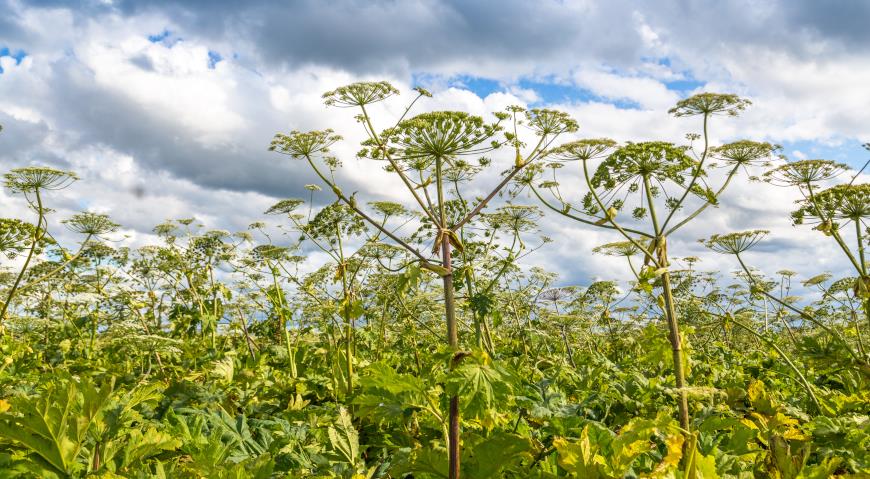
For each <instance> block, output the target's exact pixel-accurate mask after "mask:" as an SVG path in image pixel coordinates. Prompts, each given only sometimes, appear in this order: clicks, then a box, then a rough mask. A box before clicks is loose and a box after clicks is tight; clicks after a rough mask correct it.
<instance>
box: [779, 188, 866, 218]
mask: <svg viewBox="0 0 870 479" xmlns="http://www.w3.org/2000/svg"><path fill="white" fill-rule="evenodd" d="M800 203H801V206H800V208H798V209H797V210H796V211H794V212H793V213H792V214H791V217H792V220H793V221H794V224H796V225H799V224H804V223H805V222H813V223H819V222H825V221H834V220H845V221H847V222H848V221H855V222H860V221H863V220H867V219H868V218H870V183H865V184H861V185H837V186H834V187H831V188H828V189H826V190H824V191H822V192H819V193H816V194H815V195H813V196H812V197H809V198H806V199H804V200H801V201H800Z"/></svg>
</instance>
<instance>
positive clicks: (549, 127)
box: [526, 108, 579, 136]
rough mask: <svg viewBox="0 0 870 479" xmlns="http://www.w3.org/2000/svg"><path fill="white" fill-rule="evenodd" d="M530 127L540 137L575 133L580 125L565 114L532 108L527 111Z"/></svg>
mask: <svg viewBox="0 0 870 479" xmlns="http://www.w3.org/2000/svg"><path fill="white" fill-rule="evenodd" d="M526 119H527V120H528V125H529V127H530V128H531V129H532V130H534V131H535V133H537V134H538V135H539V136H547V135H558V134H561V133H573V132H575V131H577V129H578V128H579V125H578V124H577V121H576V120H574V119H573V118H571V116H570V115H568V114H567V113H565V112H562V111H558V110H550V109H548V108H532V109H531V110H528V111H526Z"/></svg>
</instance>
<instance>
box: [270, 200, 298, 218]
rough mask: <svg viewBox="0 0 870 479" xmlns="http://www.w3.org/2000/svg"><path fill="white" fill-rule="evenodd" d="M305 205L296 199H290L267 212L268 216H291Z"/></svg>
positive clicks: (275, 205)
mask: <svg viewBox="0 0 870 479" xmlns="http://www.w3.org/2000/svg"><path fill="white" fill-rule="evenodd" d="M303 203H305V202H304V201H302V200H300V199H296V198H288V199H285V200H281V201H279V202H277V203H275V204H274V205H272V206H271V207H269V209H268V210H266V214H267V215H290V214H293V212H294V211H295V210H296V208H298V207H299V206H300V205H302V204H303Z"/></svg>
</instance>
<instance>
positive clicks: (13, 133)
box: [0, 0, 870, 284]
mask: <svg viewBox="0 0 870 479" xmlns="http://www.w3.org/2000/svg"><path fill="white" fill-rule="evenodd" d="M0 11H2V12H3V14H2V15H0V125H3V128H4V130H3V132H2V133H0V170H3V171H7V170H9V169H12V168H16V167H21V166H27V165H48V166H52V167H56V168H63V169H69V170H73V171H75V172H77V173H78V174H79V176H80V177H81V180H80V181H78V182H77V183H76V184H74V185H72V186H71V187H70V188H68V189H66V190H63V191H58V192H54V193H52V194H51V195H50V198H49V202H50V204H51V206H52V208H54V209H55V210H57V211H56V213H54V214H53V216H52V221H53V222H54V223H55V226H56V227H58V226H59V225H58V224H57V221H59V220H60V219H62V218H65V217H68V216H69V215H71V214H72V213H74V212H76V211H82V210H89V211H96V212H105V213H108V214H110V215H111V217H112V218H113V219H114V220H115V221H117V222H119V223H121V224H122V225H123V226H124V229H123V231H122V232H121V235H122V236H123V237H122V236H119V237H118V238H117V240H118V242H119V244H132V245H139V244H145V243H148V242H153V241H155V240H156V239H155V237H154V235H153V234H152V228H153V227H154V225H156V224H158V223H161V222H163V221H164V220H166V219H170V218H188V217H195V218H197V219H198V220H199V221H201V222H202V223H204V224H205V225H206V226H207V227H209V228H220V229H226V230H229V231H238V230H243V229H244V228H246V226H247V225H248V224H250V223H252V222H255V221H261V220H264V219H265V217H264V216H263V212H264V211H265V210H266V209H267V208H268V207H269V206H270V205H271V204H273V203H274V202H275V201H277V200H278V199H281V198H286V197H300V196H301V197H307V192H306V191H305V190H304V189H303V186H304V185H305V184H308V183H316V178H315V177H314V175H313V174H312V173H311V172H310V171H309V169H308V168H306V167H305V166H304V165H303V164H301V163H298V162H293V161H291V160H289V159H288V158H286V157H283V156H281V155H277V154H275V153H270V152H268V151H267V147H268V145H269V141H270V140H271V138H272V136H273V135H274V134H275V133H277V132H288V131H290V130H310V129H324V128H333V129H335V130H336V131H338V132H340V133H342V134H343V135H344V136H345V138H346V139H347V141H346V142H345V143H343V144H341V145H339V146H338V147H337V148H336V152H337V153H338V154H339V155H341V156H342V158H343V160H344V168H343V170H342V172H341V173H340V176H339V181H340V182H341V184H342V185H344V186H343V188H345V189H346V190H347V191H359V197H360V198H362V199H365V200H375V199H392V200H397V199H400V197H398V196H396V195H395V194H394V192H395V191H396V189H393V188H391V186H392V185H393V184H394V183H391V181H393V180H390V179H389V178H387V177H385V176H384V175H383V174H382V172H379V171H377V169H376V168H374V167H372V166H371V165H369V164H366V163H365V162H364V161H360V160H357V159H355V158H354V152H355V151H356V150H357V149H358V148H357V146H358V145H357V140H359V139H360V138H361V136H360V132H359V131H358V130H359V126H358V125H357V124H356V122H355V121H354V119H353V115H352V114H350V113H349V112H347V111H344V110H335V109H327V108H326V107H325V106H324V105H323V103H322V100H321V98H320V95H321V94H322V93H323V92H325V91H327V90H330V89H333V88H335V87H337V86H340V85H343V84H347V83H351V82H354V81H362V80H388V81H390V82H391V83H393V84H394V85H395V86H396V87H397V88H399V89H400V90H401V91H403V92H405V95H403V96H402V97H400V101H398V102H397V103H391V104H390V105H385V106H383V107H382V108H380V109H379V110H378V111H377V113H378V114H379V115H383V117H384V118H387V119H388V118H389V117H390V115H392V114H395V113H396V112H397V111H399V110H400V109H401V107H402V106H403V103H402V102H403V101H406V100H407V99H408V98H409V97H410V94H409V93H410V92H411V88H413V87H414V86H417V85H421V86H424V87H426V88H428V89H430V90H431V91H432V92H433V94H434V96H433V98H431V99H427V100H426V101H424V102H421V103H420V104H419V105H418V106H417V108H418V109H417V110H415V111H417V112H422V111H426V110H443V109H462V110H466V111H469V112H472V113H474V114H478V115H482V116H488V115H490V113H491V112H493V111H499V110H501V109H503V108H504V107H505V106H507V105H511V104H520V105H525V106H529V107H548V108H557V109H561V110H564V111H566V112H568V113H570V114H571V115H572V116H573V117H574V118H575V119H576V120H577V121H578V122H579V124H580V130H579V132H578V133H577V135H576V137H577V138H583V137H601V136H605V137H610V138H613V139H616V140H618V141H629V140H631V141H645V140H653V139H656V140H665V141H673V142H683V141H684V138H685V135H686V133H691V132H697V131H698V130H699V128H700V125H699V124H698V122H697V121H696V120H697V119H694V120H693V119H676V118H673V117H670V116H668V114H667V110H668V109H669V108H670V107H671V106H673V105H674V104H675V103H676V102H677V101H678V100H680V99H681V98H685V97H687V96H689V95H691V94H694V93H699V92H702V91H713V92H728V93H736V94H739V95H741V96H743V97H745V98H748V99H750V100H751V101H752V102H753V105H752V106H751V107H750V108H749V109H748V110H747V111H746V112H745V113H744V114H743V115H741V117H739V118H716V119H714V121H713V122H712V124H711V131H712V134H711V139H712V141H713V142H714V143H715V144H718V143H723V142H728V141H733V140H736V139H744V138H745V139H751V140H757V141H770V142H773V143H777V144H781V145H783V153H784V154H786V155H787V156H788V157H789V158H790V159H793V160H796V159H805V158H825V159H830V160H836V161H840V162H844V163H846V164H849V165H850V166H852V167H853V168H858V167H860V166H862V165H863V164H864V162H866V161H867V158H868V156H870V153H868V152H867V151H866V150H864V149H863V148H862V147H861V144H862V143H865V142H868V141H870V131H868V125H870V108H867V105H870V88H868V86H867V85H870V53H868V52H870V28H868V23H870V20H868V19H870V2H865V1H835V0H781V1H775V0H770V1H755V0H743V1H738V0H734V1H721V2H709V1H693V0H674V1H663V0H653V1H627V0H608V1H595V0H579V1H574V0H561V1H556V0H541V1H538V2H527V1H520V0H498V1H496V0H480V1H443V0H441V1H436V0H407V1H373V0H366V1H356V0H338V1H334V2H320V1H316V0H311V1H304V0H299V1H287V2H280V5H279V4H278V2H271V1H257V0H252V1H247V2H229V1H209V2H206V1H196V0H187V1H157V0H155V1H132V0H131V1H122V0H118V1H113V0H103V1H90V2H89V1H81V2H62V1H51V0H44V1H21V0H0ZM488 117H489V118H492V117H491V116H488ZM385 121H386V120H385ZM385 124H386V123H385ZM508 161H510V160H508ZM482 180H487V178H486V177H485V178H483V179H482ZM489 180H492V181H494V180H497V178H495V177H492V178H489ZM859 181H861V182H866V181H867V175H864V176H863V177H862V178H861V179H860V180H859ZM484 183H485V181H484ZM327 192H328V190H325V192H323V193H320V194H319V195H318V197H317V199H316V201H319V202H326V201H330V200H331V198H329V197H328V194H327ZM796 198H797V196H796V193H795V192H794V191H789V190H787V189H782V188H777V187H774V186H770V185H765V184H760V183H750V182H749V181H747V180H746V179H745V177H744V178H742V179H741V180H740V181H738V182H736V183H735V184H734V185H733V186H732V187H731V188H730V189H729V190H728V191H727V192H726V193H725V195H724V197H723V199H722V204H721V205H720V206H719V207H718V208H715V209H710V210H708V211H706V212H705V213H704V214H703V215H702V216H701V217H700V219H699V221H696V222H694V223H692V224H690V226H689V227H687V228H685V229H684V230H683V231H681V232H680V233H679V234H678V235H677V236H675V237H674V238H673V240H672V242H671V244H670V247H669V249H670V252H671V254H672V255H676V256H699V257H701V258H702V259H703V261H702V262H701V264H700V265H699V268H701V269H707V270H714V271H721V272H722V273H723V274H727V272H728V271H731V270H733V269H734V267H735V265H734V264H733V259H731V258H727V257H723V256H716V255H713V254H710V253H707V252H706V251H705V250H704V248H703V247H702V246H701V245H699V244H698V243H697V240H698V239H699V238H702V237H706V236H709V235H710V234H712V233H724V232H729V231H737V230H744V229H755V228H763V229H769V230H771V235H770V239H769V240H768V241H767V242H766V244H765V247H763V248H759V250H758V252H755V253H751V254H750V256H749V259H750V261H751V262H752V263H753V264H755V265H757V266H759V267H760V268H762V269H763V270H764V271H765V272H768V273H771V274H772V273H774V272H776V271H778V270H781V269H786V268H787V269H790V270H794V271H797V272H799V273H800V274H801V275H803V276H804V277H808V276H812V275H815V274H818V273H821V272H825V271H827V272H831V273H834V274H835V275H845V274H849V269H848V268H849V267H848V264H847V263H846V261H845V259H844V258H843V256H842V254H841V253H838V252H837V251H836V250H835V249H834V247H833V245H832V242H831V241H830V239H829V238H826V237H824V236H823V235H821V234H819V233H818V232H817V231H812V230H811V229H810V228H809V227H794V226H792V225H791V223H790V221H789V218H788V213H789V211H791V210H792V209H794V208H793V202H794V200H795V199H796ZM515 201H516V202H520V203H528V204H534V201H533V199H532V198H528V197H526V196H521V197H519V198H517V199H516V200H515ZM0 208H2V211H3V216H20V217H26V216H27V214H28V212H27V211H26V209H25V206H24V203H23V202H22V200H21V199H20V198H17V197H14V196H13V195H11V194H10V193H9V192H8V191H3V192H0ZM541 229H542V233H544V234H546V235H548V236H550V237H551V238H553V239H554V240H555V241H554V242H553V243H550V244H548V245H546V246H545V247H544V248H542V249H541V250H540V251H538V252H536V253H535V254H534V255H533V256H532V257H530V258H529V259H528V260H527V262H528V264H529V265H536V266H542V267H544V268H546V269H549V270H551V271H556V272H558V273H559V274H560V277H561V280H560V281H561V282H562V283H563V284H586V283H588V282H590V281H592V280H596V279H611V278H625V277H626V275H627V268H626V266H625V265H624V264H623V263H622V261H621V260H618V259H611V258H605V257H600V256H591V255H590V254H588V253H589V252H590V251H591V249H592V248H593V247H594V246H596V245H599V244H602V243H605V242H610V241H615V240H618V239H619V238H618V237H617V236H615V235H614V234H613V233H610V232H606V231H601V230H595V229H590V228H588V227H583V226H582V225H578V224H574V223H570V222H566V221H563V220H562V219H560V218H558V217H555V216H553V215H547V216H546V217H545V218H544V219H543V220H542V222H541Z"/></svg>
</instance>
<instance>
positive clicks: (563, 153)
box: [547, 138, 617, 161]
mask: <svg viewBox="0 0 870 479" xmlns="http://www.w3.org/2000/svg"><path fill="white" fill-rule="evenodd" d="M616 145H617V144H616V142H615V141H613V140H611V139H610V138H591V139H585V140H577V141H572V142H569V143H565V144H563V145H560V146H558V147H556V148H553V149H552V150H550V151H549V152H548V153H547V157H548V158H550V159H552V160H555V161H577V160H581V161H587V160H591V159H594V158H600V157H602V156H604V155H606V154H607V153H608V152H609V151H611V150H613V149H614V148H615V147H616Z"/></svg>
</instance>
